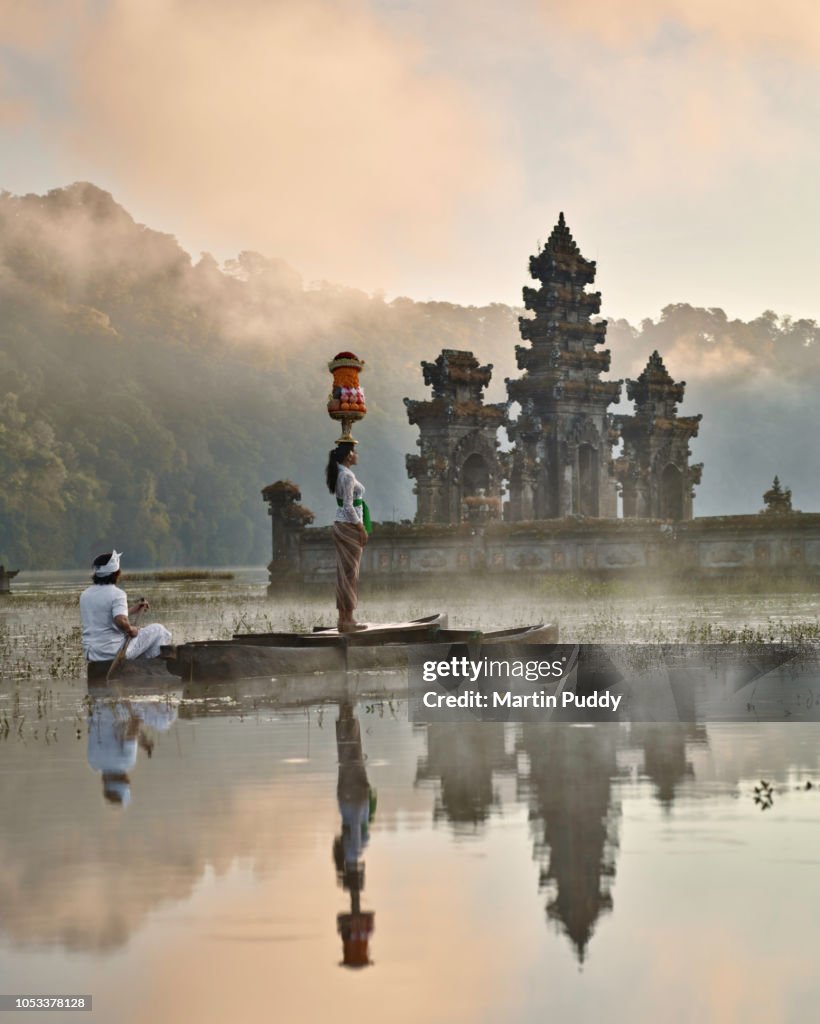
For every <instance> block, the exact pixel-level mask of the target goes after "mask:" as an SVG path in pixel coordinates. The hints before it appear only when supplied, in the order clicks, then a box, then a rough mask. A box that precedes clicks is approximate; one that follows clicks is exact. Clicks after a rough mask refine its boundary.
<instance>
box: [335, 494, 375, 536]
mask: <svg viewBox="0 0 820 1024" xmlns="http://www.w3.org/2000/svg"><path fill="white" fill-rule="evenodd" d="M336 504H337V505H338V506H339V508H341V507H342V506H343V505H344V502H343V501H342V499H341V498H337V499H336ZM353 504H354V505H355V506H357V507H358V508H360V509H361V510H362V526H364V532H365V533H372V532H373V524H372V523H371V522H370V509H369V508H368V507H367V502H366V501H365V500H364V498H354V499H353Z"/></svg>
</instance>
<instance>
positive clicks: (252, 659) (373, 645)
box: [163, 615, 558, 682]
mask: <svg viewBox="0 0 820 1024" xmlns="http://www.w3.org/2000/svg"><path fill="white" fill-rule="evenodd" d="M446 623H447V619H446V616H444V615H438V616H431V617H428V618H427V619H419V620H416V621H414V622H410V623H389V624H387V625H380V626H373V627H369V628H368V630H366V631H365V630H363V631H362V632H359V633H348V634H343V635H339V634H338V633H337V632H336V630H317V631H315V632H313V633H300V634H295V633H294V634H280V633H262V634H249V635H239V636H235V637H234V638H233V639H232V640H209V641H208V640H206V641H201V642H197V643H190V644H180V645H178V646H176V647H171V648H166V649H164V651H163V654H164V656H165V658H166V662H167V665H168V670H169V671H170V672H171V673H172V674H173V675H175V676H178V677H179V678H180V679H182V681H183V682H203V681H214V682H216V681H222V680H231V679H249V678H260V677H264V676H266V677H268V678H269V679H270V678H272V677H274V678H276V677H281V676H300V675H301V676H305V675H314V674H316V673H328V672H379V671H390V670H393V669H403V668H406V667H407V666H408V665H410V664H411V663H413V661H414V660H417V659H420V658H422V657H430V656H436V657H445V656H449V652H450V651H451V649H452V648H453V647H458V648H460V650H459V653H462V651H463V652H464V653H467V652H468V651H474V650H477V649H478V648H480V647H482V646H484V645H485V644H492V645H503V644H508V643H509V644H516V645H518V644H522V643H523V644H530V643H531V644H554V643H557V642H558V629H557V627H556V626H552V625H550V626H543V625H542V626H537V627H527V628H520V629H512V630H500V631H498V632H495V633H486V634H482V633H481V632H480V631H478V630H468V629H459V630H450V629H447V625H446ZM431 650H432V651H434V652H436V653H434V654H433V655H431V654H430V651H431ZM497 653H500V651H499V652H497Z"/></svg>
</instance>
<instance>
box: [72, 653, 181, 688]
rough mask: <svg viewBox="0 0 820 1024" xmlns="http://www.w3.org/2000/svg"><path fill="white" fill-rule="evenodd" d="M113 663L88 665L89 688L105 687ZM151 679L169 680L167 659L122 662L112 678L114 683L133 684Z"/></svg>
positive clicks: (90, 663) (91, 662)
mask: <svg viewBox="0 0 820 1024" xmlns="http://www.w3.org/2000/svg"><path fill="white" fill-rule="evenodd" d="M112 664H113V659H111V661H89V662H87V663H86V665H87V668H86V678H87V679H88V685H89V686H105V684H106V677H107V676H108V671H109V669H110V668H111V666H112ZM151 679H158V680H160V681H162V682H165V681H167V679H168V665H167V662H166V660H165V658H135V659H134V660H133V661H121V662H120V663H119V665H118V666H117V668H116V671H115V672H114V673H113V675H112V676H111V682H112V683H123V682H128V683H133V682H134V681H136V680H145V681H146V683H148V681H149V680H151Z"/></svg>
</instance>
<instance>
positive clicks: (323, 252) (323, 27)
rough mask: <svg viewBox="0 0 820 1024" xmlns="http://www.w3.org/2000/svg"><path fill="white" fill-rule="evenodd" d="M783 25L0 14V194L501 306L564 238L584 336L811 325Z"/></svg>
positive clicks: (790, 65)
mask: <svg viewBox="0 0 820 1024" xmlns="http://www.w3.org/2000/svg"><path fill="white" fill-rule="evenodd" d="M818 126H820V8H817V7H816V5H814V4H813V3H811V2H809V0H787V2H786V3H785V4H779V5H776V4H771V3H762V2H760V0H743V2H741V0H717V2H715V0H686V3H684V0H630V2H628V3H624V2H620V0H616V2H613V0H583V2H578V3H575V4H567V3H565V2H563V3H559V2H558V0H516V2H515V3H512V4H510V3H501V2H499V0H493V2H486V0H484V2H482V0H298V2H296V0H233V2H232V3H230V4H226V3H224V0H0V188H3V189H6V190H8V191H10V192H13V193H26V192H43V191H45V190H47V189H50V188H56V187H59V186H61V185H66V184H69V183H71V182H73V181H77V180H88V181H92V182H94V183H95V184H97V185H99V186H101V187H102V188H105V189H107V190H109V191H110V192H112V194H113V195H114V197H115V198H116V199H117V200H118V201H119V202H121V203H122V204H123V205H124V206H125V207H126V209H128V210H129V212H130V213H132V215H133V216H134V217H135V218H136V219H137V220H138V221H140V222H143V223H146V224H148V225H149V226H151V227H153V228H156V229H158V230H162V231H166V232H168V233H170V234H173V235H175V236H176V237H177V238H178V239H179V240H180V242H181V244H182V245H183V246H184V247H185V248H186V249H187V250H188V251H189V252H190V253H191V254H192V256H193V258H194V259H196V258H198V256H199V253H200V252H201V251H208V252H211V253H213V254H214V255H215V256H216V257H217V258H218V259H221V260H224V259H228V258H230V257H232V256H234V255H236V253H238V252H239V251H241V250H243V249H253V250H257V251H259V252H262V253H263V254H265V255H267V256H274V257H280V258H283V259H285V260H287V261H288V262H289V263H290V264H291V265H292V266H294V267H295V268H296V269H298V270H299V271H300V272H301V273H302V274H303V276H304V279H305V280H306V281H313V280H323V279H324V280H331V281H335V282H339V283H342V284H346V285H350V286H353V287H357V288H361V289H364V290H365V291H368V292H375V291H380V290H382V291H384V292H385V293H386V294H387V296H388V297H392V296H395V295H408V296H410V297H412V298H415V299H420V300H424V299H440V300H445V301H451V302H458V303H464V304H485V303H489V302H506V303H518V302H520V296H521V288H522V286H523V285H525V284H527V283H528V274H527V260H528V257H529V256H530V254H532V253H533V252H535V251H536V250H537V248H538V247H539V245H541V244H543V242H544V241H545V240H546V238H547V237H548V235H549V232H550V230H551V227H552V225H553V224H554V223H555V221H556V219H557V217H558V213H559V211H564V213H565V215H566V217H567V220H568V223H569V225H570V227H571V229H572V231H573V233H574V235H575V238H576V240H577V241H578V243H579V245H580V247H581V250H582V252H583V253H584V255H586V256H587V257H589V258H592V259H596V260H597V261H598V266H599V273H598V280H597V284H596V287H597V288H600V290H601V292H602V295H603V307H602V314H603V315H604V316H607V317H612V318H617V317H627V318H628V319H630V320H631V321H632V322H633V323H635V322H638V321H640V320H641V319H643V318H644V317H653V318H656V317H657V315H658V313H659V311H660V310H661V308H662V307H663V306H665V305H667V304H669V303H675V302H688V303H691V304H692V305H699V306H707V307H713V306H720V307H721V308H723V309H725V310H726V312H727V313H728V314H729V315H730V317H741V318H743V319H750V318H752V317H755V316H757V315H759V314H760V313H761V312H763V311H764V310H766V309H773V310H775V311H776V312H777V313H779V314H790V315H792V316H794V317H807V318H817V317H818V315H820V298H818V297H817V295H816V291H815V285H816V281H817V278H818V271H820V256H818V246H817V242H816V234H817V232H816V225H817V224H818V222H819V221H820V190H818V189H817V186H816V181H817V177H818V170H819V169H820V159H819V158H820V131H818Z"/></svg>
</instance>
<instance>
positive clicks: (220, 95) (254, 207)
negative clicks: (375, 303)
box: [70, 0, 506, 283]
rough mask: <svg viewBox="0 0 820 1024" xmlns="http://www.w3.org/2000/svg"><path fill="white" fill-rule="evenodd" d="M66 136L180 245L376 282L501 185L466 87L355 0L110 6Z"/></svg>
mask: <svg viewBox="0 0 820 1024" xmlns="http://www.w3.org/2000/svg"><path fill="white" fill-rule="evenodd" d="M76 78H77V89H76V93H75V97H74V98H75V103H76V115H75V117H74V119H73V123H72V126H71V130H70V141H71V143H72V144H73V146H74V148H75V150H76V151H77V152H78V153H82V154H83V155H84V156H85V157H87V158H90V159H93V160H95V161H96V162H97V163H98V164H99V165H100V166H104V167H106V168H107V170H108V172H109V174H110V178H109V180H112V179H113V180H115V181H117V182H118V183H121V185H122V186H123V188H124V189H125V190H126V192H127V193H130V194H137V195H139V196H140V197H141V199H142V201H143V202H145V201H150V202H151V203H153V205H154V208H157V206H159V207H160V208H164V210H165V211H166V212H167V214H168V224H169V226H171V227H173V228H174V229H175V230H176V231H177V232H178V233H180V234H181V235H182V236H183V237H185V238H191V237H194V238H197V239H208V240H212V239H216V240H220V241H222V242H223V244H226V245H227V246H228V247H229V248H238V247H243V248H258V249H261V250H262V251H264V252H266V253H267V254H270V255H285V256H286V257H287V259H288V260H289V261H290V262H292V263H294V264H295V265H297V266H300V267H304V268H305V269H306V270H307V272H308V273H309V274H310V276H314V277H315V276H320V275H326V276H331V277H334V278H335V279H337V280H345V281H346V282H350V283H360V282H362V281H363V279H366V278H368V275H369V276H370V279H371V280H372V281H373V282H374V283H378V282H379V278H380V276H381V275H383V274H384V273H387V272H389V268H390V266H391V265H392V264H394V263H398V262H401V260H402V259H403V256H404V252H405V250H406V249H410V250H412V251H413V252H414V253H415V255H416V256H417V257H419V256H424V255H427V256H430V255H432V254H433V253H435V252H436V251H437V250H438V249H439V248H440V247H442V246H443V245H446V243H447V240H448V238H449V235H450V232H451V230H452V228H453V225H454V224H455V223H456V221H457V219H458V217H459V215H460V214H461V213H462V211H463V209H464V206H465V204H469V203H470V202H475V200H476V199H477V198H479V197H482V196H484V197H486V194H487V192H488V190H489V189H490V188H491V187H493V186H496V187H497V186H498V183H499V178H503V176H504V174H505V173H506V172H505V165H506V161H505V159H504V158H503V157H501V156H495V155H494V153H495V152H496V151H495V149H494V146H493V132H492V129H491V127H489V126H488V124H487V123H486V121H485V119H484V118H483V116H482V111H481V109H480V108H479V106H478V105H477V104H476V103H475V102H473V101H472V100H471V98H470V96H469V93H468V91H467V90H466V89H465V88H463V87H462V86H460V85H459V84H458V83H457V82H456V81H455V80H453V79H451V78H450V77H449V76H448V75H447V74H446V73H443V72H439V73H433V72H430V71H429V70H425V68H424V50H423V48H422V47H421V46H420V44H419V43H418V42H417V41H416V40H415V38H413V37H410V36H408V35H407V34H404V35H399V34H398V33H396V32H395V31H391V30H390V29H389V28H388V27H387V26H386V25H385V24H383V23H382V22H381V21H380V20H379V19H378V18H377V17H376V16H375V15H374V14H373V13H372V12H371V11H370V10H369V8H368V7H367V6H366V4H365V3H364V2H358V0H348V2H345V3H342V4H340V3H337V2H335V0H303V2H301V3H299V4H291V3H284V2H274V3H267V2H266V3H263V2H261V0H240V2H238V3H235V4H232V5H226V4H224V3H222V2H221V0H196V2H193V0H141V2H140V3H139V4H134V3H130V2H128V0H112V3H111V4H110V6H109V7H108V9H107V10H106V12H105V13H104V16H103V17H102V18H101V19H100V20H99V21H98V23H97V24H96V25H95V26H94V27H93V28H92V30H91V32H90V33H89V34H88V35H87V37H86V38H85V39H84V44H83V47H82V50H81V51H80V52H79V53H78V56H77V66H76Z"/></svg>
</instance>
